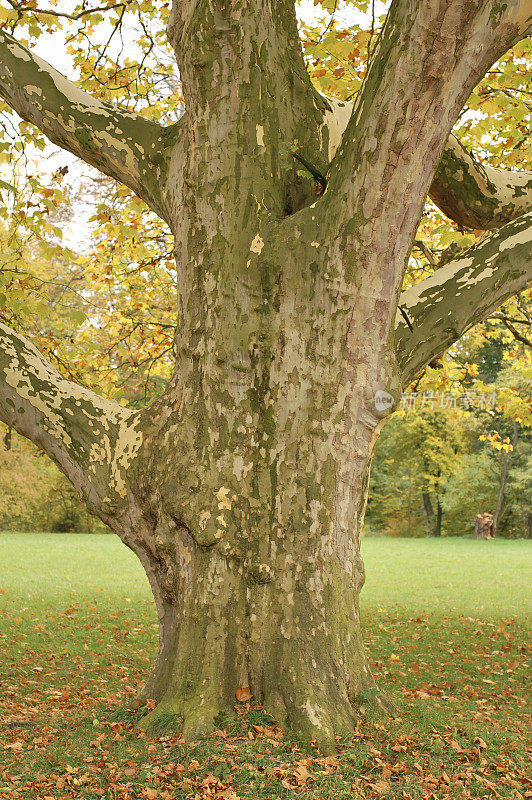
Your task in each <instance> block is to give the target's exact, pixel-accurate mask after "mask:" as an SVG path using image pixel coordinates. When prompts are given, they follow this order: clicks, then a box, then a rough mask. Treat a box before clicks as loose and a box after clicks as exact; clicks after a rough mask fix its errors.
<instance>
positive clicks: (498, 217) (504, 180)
mask: <svg viewBox="0 0 532 800" xmlns="http://www.w3.org/2000/svg"><path fill="white" fill-rule="evenodd" d="M429 195H430V198H431V200H433V201H434V203H436V205H437V206H438V207H439V208H440V209H441V210H442V211H443V213H444V214H446V215H447V216H448V217H449V218H450V219H452V220H453V221H454V222H456V223H458V225H461V226H463V227H464V228H475V229H477V230H490V229H492V228H500V227H501V225H505V224H506V223H507V222H510V221H511V220H512V219H516V218H517V217H520V216H522V215H523V214H526V213H527V212H528V211H530V210H531V209H532V172H511V171H510V170H506V169H496V168H495V167H490V166H488V165H486V166H483V165H482V164H480V163H479V162H478V161H476V160H475V159H474V158H473V156H472V155H470V153H468V152H467V150H465V149H464V148H463V147H462V145H461V144H460V142H459V141H458V139H457V138H456V137H455V136H452V135H451V136H450V137H449V139H448V141H447V144H446V146H445V150H444V151H443V155H442V157H441V159H440V163H439V164H438V168H437V170H436V174H435V176H434V179H433V181H432V184H431V186H430V191H429Z"/></svg>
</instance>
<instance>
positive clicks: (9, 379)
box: [0, 323, 142, 518]
mask: <svg viewBox="0 0 532 800" xmlns="http://www.w3.org/2000/svg"><path fill="white" fill-rule="evenodd" d="M0 420H1V421H2V422H4V423H6V424H7V425H9V426H11V427H13V428H15V430H17V431H18V432H19V433H20V434H22V436H25V437H26V438H28V439H30V441H32V442H33V443H34V444H36V445H37V446H38V447H40V448H41V449H42V450H44V452H45V453H46V454H47V455H48V456H50V458H52V459H53V460H54V461H55V462H56V463H57V464H58V466H59V467H60V468H61V470H62V471H63V472H64V473H65V474H66V475H67V477H68V478H69V479H70V480H71V481H72V483H73V484H74V486H75V487H76V489H77V490H78V491H79V492H80V494H82V495H83V497H84V499H85V500H86V502H87V504H88V507H89V509H90V510H91V511H93V512H94V513H97V514H98V515H99V516H100V517H102V518H105V516H106V515H107V514H109V513H111V512H112V511H113V509H115V508H116V506H117V504H118V505H120V504H121V501H122V499H123V498H124V497H125V495H126V474H127V471H128V467H129V465H130V462H131V460H132V459H133V457H134V456H135V454H136V453H137V451H138V450H139V448H140V446H141V443H142V435H141V434H140V433H139V432H138V431H137V430H136V426H137V424H138V414H135V413H133V412H132V411H129V410H128V409H126V408H122V406H120V405H118V404H117V403H113V402H111V401H109V400H106V399H104V398H102V397H99V396H98V395H96V394H95V393H94V392H91V391H90V390H88V389H86V388H84V387H83V386H79V385H78V384H75V383H72V382H71V381H68V380H66V379H65V378H63V377H62V376H61V375H60V374H59V372H58V371H57V370H56V369H55V367H53V366H52V364H51V363H50V362H49V361H47V360H46V359H45V358H44V357H43V356H42V354H41V353H40V352H39V351H38V350H37V348H36V347H35V346H34V345H33V344H32V343H31V342H30V341H28V339H26V338H25V337H24V336H21V335H20V334H18V333H15V332H14V331H13V330H11V329H10V328H8V327H7V326H6V325H3V324H1V323H0Z"/></svg>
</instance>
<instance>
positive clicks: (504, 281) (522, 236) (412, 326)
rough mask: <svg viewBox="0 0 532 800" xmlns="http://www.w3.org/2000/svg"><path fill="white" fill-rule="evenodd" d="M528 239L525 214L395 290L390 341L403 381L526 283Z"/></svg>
mask: <svg viewBox="0 0 532 800" xmlns="http://www.w3.org/2000/svg"><path fill="white" fill-rule="evenodd" d="M531 242H532V214H530V213H529V214H525V215H524V216H523V217H520V218H519V219H517V220H515V221H514V222H510V223H508V225H505V226H504V227H502V228H501V229H500V230H499V231H497V232H496V233H492V234H490V235H489V236H486V238H485V239H482V240H481V241H480V242H479V243H478V244H476V245H474V246H473V247H470V248H468V249H467V250H464V252H463V253H461V254H460V256H459V257H458V258H455V259H453V260H452V261H449V262H448V263H447V264H445V266H443V267H441V268H440V269H438V270H436V271H435V272H434V273H433V274H432V275H430V276H429V277H428V278H425V280H423V281H421V282H420V283H418V284H416V285H415V286H413V287H412V288H411V289H408V290H407V291H406V292H404V293H403V294H402V295H401V298H400V301H399V305H400V306H401V308H402V309H403V313H401V312H399V311H397V313H396V322H395V328H396V330H395V342H396V352H397V357H398V360H399V364H400V367H401V371H402V375H403V382H404V385H407V384H408V383H409V382H410V381H411V380H412V378H413V377H414V376H415V375H416V374H417V373H418V372H419V371H420V370H421V369H422V368H423V367H424V366H425V365H426V364H428V362H429V361H430V360H431V359H432V358H435V357H436V356H438V355H441V354H442V353H443V352H445V350H447V348H448V347H450V345H451V344H453V342H456V341H457V340H458V339H459V338H460V336H462V335H463V334H464V333H465V332H466V331H467V330H468V329H469V328H470V327H471V326H472V325H474V324H475V323H476V322H480V321H481V320H483V319H485V318H486V317H487V316H489V314H490V313H491V312H492V311H494V310H495V309H496V308H497V307H498V306H500V305H501V303H503V302H504V301H505V300H506V299H507V298H508V297H511V295H513V294H516V293H517V292H519V291H521V290H522V289H524V288H526V287H527V286H528V285H529V284H530V283H531V282H532V248H531ZM403 314H406V315H407V317H408V323H407V321H406V320H405V318H404V316H403Z"/></svg>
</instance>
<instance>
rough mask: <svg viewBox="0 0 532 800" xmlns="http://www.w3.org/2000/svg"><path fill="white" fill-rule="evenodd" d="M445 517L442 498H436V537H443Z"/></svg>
mask: <svg viewBox="0 0 532 800" xmlns="http://www.w3.org/2000/svg"><path fill="white" fill-rule="evenodd" d="M442 517H443V508H442V504H441V500H440V498H439V497H438V498H436V525H435V527H434V534H433V535H434V536H441V521H442Z"/></svg>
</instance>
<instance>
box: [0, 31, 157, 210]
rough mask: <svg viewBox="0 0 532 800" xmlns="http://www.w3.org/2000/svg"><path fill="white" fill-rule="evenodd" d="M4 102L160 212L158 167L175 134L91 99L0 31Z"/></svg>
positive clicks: (0, 86) (0, 87) (0, 79)
mask: <svg viewBox="0 0 532 800" xmlns="http://www.w3.org/2000/svg"><path fill="white" fill-rule="evenodd" d="M0 97H2V98H3V99H4V100H5V101H6V102H7V103H8V104H9V105H10V106H11V107H12V108H13V109H14V110H15V111H16V112H17V113H18V114H19V115H20V116H21V117H22V118H23V119H25V120H27V121H28V122H31V123H33V124H34V125H36V126H37V127H38V128H39V129H40V130H41V131H42V132H43V133H44V134H45V135H46V136H47V137H48V138H49V139H51V141H52V142H54V143H55V144H57V145H59V146H60V147H63V148H64V149H65V150H69V151H70V152H71V153H73V154H74V155H75V156H78V157H79V158H81V159H83V161H86V162H87V163H88V164H91V165H92V166H94V167H96V168H97V169H99V170H101V171H102V172H104V173H105V174H106V175H110V176H111V177H112V178H116V180H118V181H121V182H122V183H124V184H126V186H129V187H130V188H131V189H133V191H134V192H135V193H136V194H138V195H139V197H142V199H143V200H146V202H147V203H148V204H149V205H150V206H151V207H152V208H153V209H154V210H155V211H157V212H159V211H160V205H161V204H160V199H159V196H160V191H159V185H158V184H159V181H158V176H157V174H156V172H157V171H156V169H155V166H156V163H157V159H158V158H160V153H161V150H162V148H163V147H164V139H165V138H166V135H167V130H168V131H171V129H164V128H162V127H161V126H160V125H158V124H157V123H155V122H150V121H149V120H146V119H144V118H143V117H141V116H139V115H138V114H134V113H132V112H130V111H126V110H123V109H118V108H115V107H113V106H111V105H109V104H108V103H104V102H102V101H101V100H98V99H97V98H94V97H92V96H91V95H90V94H87V93H86V92H84V91H82V90H81V89H79V87H77V86H76V85H75V84H74V83H72V82H71V81H69V80H67V78H65V77H64V76H63V75H61V73H60V72H57V70H55V69H54V68H53V67H52V66H50V65H49V64H47V63H46V61H43V59H41V58H39V56H37V55H36V54H35V53H32V52H31V51H30V50H29V49H28V48H27V47H24V46H23V45H22V44H20V43H19V42H17V41H16V40H15V39H14V38H13V37H12V36H10V35H9V34H7V33H6V32H5V31H0Z"/></svg>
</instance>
